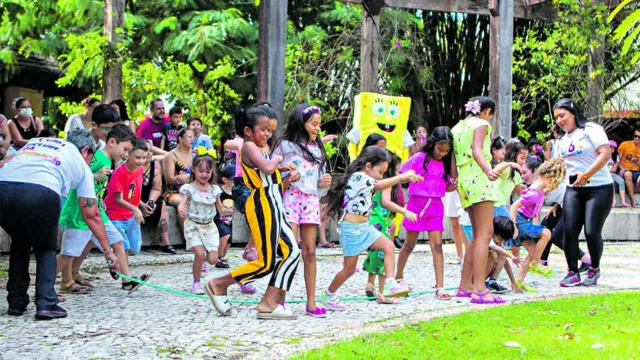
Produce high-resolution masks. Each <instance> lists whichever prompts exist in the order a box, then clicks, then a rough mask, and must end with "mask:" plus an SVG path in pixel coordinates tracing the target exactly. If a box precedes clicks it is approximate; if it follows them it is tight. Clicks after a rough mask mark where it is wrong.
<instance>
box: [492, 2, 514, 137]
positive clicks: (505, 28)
mask: <svg viewBox="0 0 640 360" xmlns="http://www.w3.org/2000/svg"><path fill="white" fill-rule="evenodd" d="M513 2H514V0H500V7H499V12H498V15H499V16H492V17H491V25H490V38H489V51H490V54H489V62H490V64H489V95H490V96H491V98H493V100H494V101H495V102H496V114H495V116H494V123H493V133H492V134H491V135H492V136H494V137H495V136H497V135H501V136H503V137H504V138H506V139H509V138H511V123H512V111H511V101H512V89H511V84H512V78H513V72H512V71H513V70H512V67H513V7H514V3H513Z"/></svg>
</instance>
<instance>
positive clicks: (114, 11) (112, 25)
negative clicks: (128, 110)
mask: <svg viewBox="0 0 640 360" xmlns="http://www.w3.org/2000/svg"><path fill="white" fill-rule="evenodd" d="M118 28H120V30H122V29H123V28H124V0H105V4H104V34H105V36H107V38H108V41H109V42H108V48H107V53H106V54H105V56H104V71H103V73H102V102H104V103H107V102H109V101H111V100H115V99H120V98H121V97H122V59H121V58H120V56H119V54H118V48H117V43H118V32H117V29H118Z"/></svg>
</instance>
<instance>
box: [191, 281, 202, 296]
mask: <svg viewBox="0 0 640 360" xmlns="http://www.w3.org/2000/svg"><path fill="white" fill-rule="evenodd" d="M191 293H193V294H196V295H204V289H203V288H202V283H201V282H200V281H194V282H193V285H191Z"/></svg>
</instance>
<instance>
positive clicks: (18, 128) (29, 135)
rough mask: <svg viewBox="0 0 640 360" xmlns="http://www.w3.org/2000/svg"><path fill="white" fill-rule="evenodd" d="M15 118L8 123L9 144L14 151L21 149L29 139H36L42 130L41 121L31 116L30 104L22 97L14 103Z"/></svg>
mask: <svg viewBox="0 0 640 360" xmlns="http://www.w3.org/2000/svg"><path fill="white" fill-rule="evenodd" d="M13 110H14V111H15V113H16V116H15V117H14V118H13V119H11V121H9V131H10V132H11V143H12V145H13V147H14V148H15V149H16V150H19V149H21V148H22V147H23V146H24V145H25V144H26V143H27V142H29V140H30V139H33V138H34V137H36V135H37V134H38V132H39V131H40V130H42V129H43V128H44V125H43V124H42V121H41V120H40V119H39V118H37V117H34V116H33V110H32V109H31V103H29V100H28V99H27V98H24V97H19V98H17V99H15V101H14V109H13Z"/></svg>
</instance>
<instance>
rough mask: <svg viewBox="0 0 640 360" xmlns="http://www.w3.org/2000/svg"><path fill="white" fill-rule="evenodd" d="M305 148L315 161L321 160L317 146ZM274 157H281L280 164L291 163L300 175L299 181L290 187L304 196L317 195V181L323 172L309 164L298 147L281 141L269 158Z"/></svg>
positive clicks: (312, 163) (318, 166)
mask: <svg viewBox="0 0 640 360" xmlns="http://www.w3.org/2000/svg"><path fill="white" fill-rule="evenodd" d="M307 148H308V149H309V151H310V152H311V153H312V154H313V156H314V157H315V158H316V159H322V152H321V150H320V147H318V145H317V144H309V145H307ZM275 155H280V156H282V158H283V160H282V164H289V163H293V164H295V165H296V170H297V171H298V172H299V173H300V180H299V181H296V182H294V183H291V186H294V187H297V188H298V189H299V190H300V191H302V192H303V193H305V194H310V195H317V194H318V181H319V180H320V176H322V174H324V171H323V169H320V165H319V164H317V163H315V162H311V161H309V160H307V159H306V158H305V157H304V153H303V152H302V149H301V148H300V146H299V145H297V144H294V143H292V142H290V141H288V140H282V142H281V143H280V144H279V145H278V147H277V148H276V149H275V150H274V151H273V153H272V154H271V157H273V156H275Z"/></svg>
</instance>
